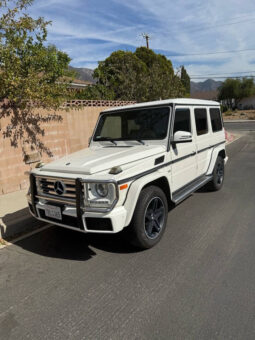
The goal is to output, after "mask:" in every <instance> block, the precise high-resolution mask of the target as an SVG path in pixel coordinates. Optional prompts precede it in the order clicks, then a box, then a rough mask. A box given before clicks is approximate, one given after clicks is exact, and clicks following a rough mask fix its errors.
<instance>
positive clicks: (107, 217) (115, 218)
mask: <svg viewBox="0 0 255 340" xmlns="http://www.w3.org/2000/svg"><path fill="white" fill-rule="evenodd" d="M28 203H29V210H30V213H31V214H32V215H33V216H34V217H35V218H37V219H39V220H41V221H45V222H48V223H52V224H56V225H59V226H61V227H65V228H69V229H73V230H76V231H81V232H85V233H104V234H114V233H118V232H119V231H121V230H122V229H123V228H124V227H125V221H126V216H127V211H126V209H125V208H124V207H123V206H121V207H116V208H114V209H113V210H112V211H111V212H109V213H94V212H83V213H82V214H81V220H80V221H79V218H78V216H77V210H76V208H75V207H72V206H61V213H62V220H56V219H53V218H49V217H47V216H46V214H45V209H46V208H47V206H48V203H47V204H44V203H41V202H38V203H36V204H35V209H36V214H35V213H34V211H33V206H32V204H31V199H30V198H28ZM79 222H80V223H79Z"/></svg>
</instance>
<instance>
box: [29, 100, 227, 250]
mask: <svg viewBox="0 0 255 340" xmlns="http://www.w3.org/2000/svg"><path fill="white" fill-rule="evenodd" d="M226 161H227V156H226V152H225V134H224V128H223V124H222V116H221V112H220V105H219V103H218V102H213V101H203V100H195V99H169V100H162V101H156V102H149V103H142V104H135V105H132V106H126V107H119V108H114V109H110V110H106V111H104V112H102V113H101V114H100V116H99V119H98V122H97V124H96V127H95V130H94V133H93V136H92V137H91V139H90V142H89V148H87V149H84V150H81V151H78V152H76V153H74V154H71V155H69V156H66V157H64V158H62V159H59V160H56V161H53V162H52V163H49V164H46V165H44V166H42V167H40V168H36V169H35V170H33V171H32V173H31V175H30V191H29V193H28V202H29V208H30V212H31V213H32V214H33V216H35V217H36V218H38V219H40V220H43V221H47V222H50V223H53V224H56V225H59V226H63V227H66V228H70V229H73V230H78V231H81V232H86V233H118V232H120V231H122V230H123V229H125V230H126V231H127V232H126V236H127V237H129V238H130V241H131V242H132V243H133V244H136V245H137V246H139V247H141V248H150V247H152V246H154V245H155V244H156V243H157V242H158V241H159V240H160V238H161V237H162V234H163V232H164V230H165V228H166V223H167V216H168V211H169V209H170V207H171V206H172V205H173V204H178V203H180V202H181V201H182V200H184V199H185V198H186V197H188V196H189V195H191V194H192V193H193V192H194V191H196V190H197V189H199V188H200V187H202V186H204V185H207V187H208V188H210V189H211V190H219V189H220V188H221V186H222V184H223V180H224V165H225V163H226Z"/></svg>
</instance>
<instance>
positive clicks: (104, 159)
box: [41, 145, 166, 175]
mask: <svg viewBox="0 0 255 340" xmlns="http://www.w3.org/2000/svg"><path fill="white" fill-rule="evenodd" d="M165 150H166V148H165V146H162V145H138V146H132V147H118V146H112V147H91V148H87V149H83V150H81V151H78V152H75V153H73V154H71V155H69V156H66V157H63V158H61V159H58V160H56V161H53V162H51V163H49V164H46V165H45V166H43V167H42V168H41V171H50V172H65V173H80V174H84V175H92V174H95V173H98V172H102V171H104V170H107V169H111V168H112V167H114V166H120V165H124V164H128V163H132V162H136V161H141V160H142V159H146V158H148V157H151V156H153V155H157V154H159V153H162V152H164V151H165Z"/></svg>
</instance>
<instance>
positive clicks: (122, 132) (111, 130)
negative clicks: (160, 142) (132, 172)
mask: <svg viewBox="0 0 255 340" xmlns="http://www.w3.org/2000/svg"><path fill="white" fill-rule="evenodd" d="M168 121H169V108H168V107H161V108H153V109H152V108H149V109H138V110H129V111H120V112H113V113H105V114H102V116H101V118H100V120H99V122H98V125H97V128H96V131H95V134H94V138H93V140H94V141H104V140H105V141H107V140H108V141H115V140H137V141H142V140H155V139H164V138H166V136H167V129H168Z"/></svg>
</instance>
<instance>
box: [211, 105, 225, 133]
mask: <svg viewBox="0 0 255 340" xmlns="http://www.w3.org/2000/svg"><path fill="white" fill-rule="evenodd" d="M210 116H211V123H212V130H213V132H217V131H220V130H222V121H221V115H220V109H210Z"/></svg>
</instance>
